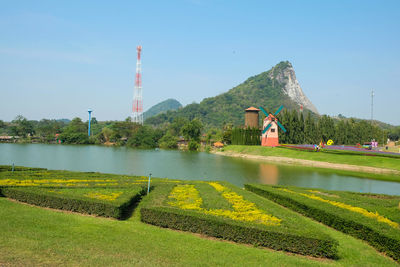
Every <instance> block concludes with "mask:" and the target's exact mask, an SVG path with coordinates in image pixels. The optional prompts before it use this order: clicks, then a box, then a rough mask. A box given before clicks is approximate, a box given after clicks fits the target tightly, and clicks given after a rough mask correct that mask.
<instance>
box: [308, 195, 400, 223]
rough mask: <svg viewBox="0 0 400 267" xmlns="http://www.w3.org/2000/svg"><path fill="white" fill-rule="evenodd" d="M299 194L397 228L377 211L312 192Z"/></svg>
mask: <svg viewBox="0 0 400 267" xmlns="http://www.w3.org/2000/svg"><path fill="white" fill-rule="evenodd" d="M300 195H302V196H305V197H308V198H310V199H314V200H318V201H321V202H325V203H328V204H331V205H333V206H336V207H339V208H342V209H346V210H350V211H353V212H357V213H360V214H362V215H364V216H366V217H369V218H373V219H375V220H377V221H378V222H382V223H386V224H388V225H390V226H391V227H393V228H399V224H398V223H396V222H393V221H391V220H389V219H388V218H386V217H383V216H382V215H379V213H378V212H377V211H376V212H375V213H373V212H370V211H368V210H366V209H363V208H360V207H354V206H351V205H348V204H345V203H342V202H337V201H332V200H328V199H324V198H321V197H318V196H316V195H314V194H311V195H307V194H303V193H301V194H300Z"/></svg>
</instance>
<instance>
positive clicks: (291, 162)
mask: <svg viewBox="0 0 400 267" xmlns="http://www.w3.org/2000/svg"><path fill="white" fill-rule="evenodd" d="M214 153H215V154H217V155H223V156H229V157H237V158H245V159H255V160H262V161H268V162H274V163H279V164H285V165H301V166H309V167H316V168H325V169H337V170H345V171H355V172H368V173H377V174H394V175H400V171H397V170H392V169H385V168H376V167H369V166H358V165H350V164H342V163H331V162H324V161H315V160H308V159H295V158H287V157H276V156H259V155H250V154H242V153H233V152H218V151H216V152H214Z"/></svg>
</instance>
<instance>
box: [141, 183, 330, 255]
mask: <svg viewBox="0 0 400 267" xmlns="http://www.w3.org/2000/svg"><path fill="white" fill-rule="evenodd" d="M224 185H226V183H224ZM172 188H173V185H159V184H158V185H155V189H154V190H153V191H152V193H151V194H150V196H149V197H148V199H145V201H143V203H141V209H140V214H141V220H142V221H143V222H145V223H149V224H152V225H156V226H160V227H166V228H171V229H176V230H182V231H189V232H193V233H199V234H204V235H208V236H212V237H216V238H222V239H225V240H230V241H234V242H238V243H246V244H253V245H255V246H263V247H268V248H272V249H275V250H282V251H288V252H293V253H298V254H302V255H310V256H314V257H326V258H332V259H336V258H337V257H338V256H337V242H336V241H335V240H333V239H331V238H329V237H327V236H323V235H321V236H320V237H310V236H307V235H305V234H304V235H300V234H299V231H297V229H293V231H287V229H286V230H285V229H280V228H274V227H280V226H273V227H268V226H264V225H260V224H255V223H249V222H241V221H234V220H231V219H228V218H225V217H217V216H212V215H207V214H204V213H200V212H196V211H192V210H182V209H178V208H174V207H167V206H166V205H165V199H166V198H167V196H168V194H169V192H170V191H171V190H172ZM244 192H245V191H244ZM245 193H246V194H251V193H249V192H245ZM254 197H257V196H255V195H254ZM259 199H260V200H261V201H263V202H269V201H267V200H265V201H264V200H263V199H261V198H259ZM266 204H268V203H266ZM271 204H273V203H271ZM273 205H275V204H273ZM288 212H290V211H288ZM290 213H291V212H290ZM293 215H294V216H298V215H297V214H294V213H293ZM299 217H300V216H299ZM274 229H276V230H274ZM279 229H280V230H279Z"/></svg>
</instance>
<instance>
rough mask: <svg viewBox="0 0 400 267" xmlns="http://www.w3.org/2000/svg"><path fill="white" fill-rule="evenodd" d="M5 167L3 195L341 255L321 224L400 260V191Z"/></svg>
mask: <svg viewBox="0 0 400 267" xmlns="http://www.w3.org/2000/svg"><path fill="white" fill-rule="evenodd" d="M147 186H148V178H147V177H143V176H127V175H113V174H102V173H83V172H70V171H51V170H46V169H39V168H38V169H36V168H24V167H15V168H14V169H13V171H12V170H11V167H10V166H0V196H2V197H7V198H10V199H14V200H17V201H20V202H25V203H29V204H32V205H36V206H42V207H48V208H53V209H59V210H67V211H73V212H79V213H83V214H92V215H95V216H103V217H111V218H115V219H118V220H124V219H127V218H128V217H129V216H130V214H131V213H132V211H133V210H134V209H135V208H136V207H137V211H138V212H139V213H140V219H141V221H142V222H144V223H147V224H152V225H155V226H158V227H162V228H170V229H175V230H180V231H187V232H192V233H197V234H201V235H203V236H209V237H214V238H218V239H223V240H228V241H233V242H236V243H244V244H251V245H254V246H256V247H266V248H270V249H273V250H279V251H285V252H291V253H296V254H300V255H307V256H312V257H318V258H329V259H338V258H339V256H338V246H339V242H338V241H337V240H335V238H333V237H332V236H330V235H329V234H327V233H326V232H323V231H321V230H320V229H321V228H320V225H318V223H316V222H315V221H312V220H310V219H309V218H306V217H310V218H312V219H314V220H316V221H319V222H322V223H323V224H326V225H328V226H330V227H333V228H335V229H337V230H339V231H342V232H344V233H346V234H349V235H352V236H354V237H356V238H359V239H362V240H365V241H367V242H368V243H369V244H370V245H372V246H373V247H375V248H376V249H377V250H378V251H381V252H384V253H385V254H387V255H388V256H390V257H392V258H393V259H394V260H396V261H399V260H400V226H399V224H400V211H399V201H400V197H398V196H386V195H377V194H360V193H351V192H339V191H327V190H321V189H309V188H297V187H282V186H267V185H254V184H252V185H246V186H245V189H247V190H244V189H241V188H239V187H237V186H234V185H231V184H229V183H226V182H205V181H182V180H170V179H159V178H152V180H151V187H150V188H149V189H150V192H149V194H147V190H148V188H147ZM304 215H305V216H304Z"/></svg>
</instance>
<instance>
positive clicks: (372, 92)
mask: <svg viewBox="0 0 400 267" xmlns="http://www.w3.org/2000/svg"><path fill="white" fill-rule="evenodd" d="M374 95H375V94H374V89H372V91H371V123H372V122H373V120H374Z"/></svg>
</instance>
